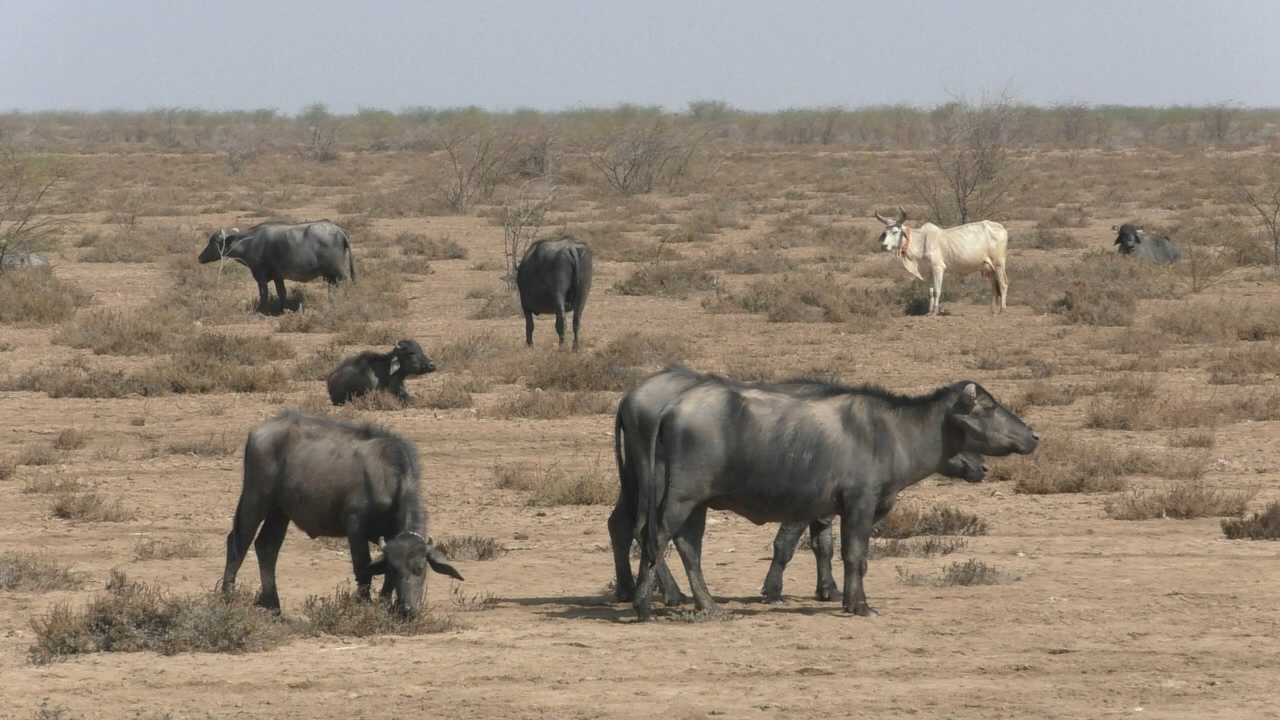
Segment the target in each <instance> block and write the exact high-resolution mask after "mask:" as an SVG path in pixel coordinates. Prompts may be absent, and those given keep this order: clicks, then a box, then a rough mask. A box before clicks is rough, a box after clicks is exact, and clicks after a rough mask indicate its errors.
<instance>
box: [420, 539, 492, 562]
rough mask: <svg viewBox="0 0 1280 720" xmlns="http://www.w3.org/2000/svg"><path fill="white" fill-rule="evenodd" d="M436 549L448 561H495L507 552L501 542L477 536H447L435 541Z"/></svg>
mask: <svg viewBox="0 0 1280 720" xmlns="http://www.w3.org/2000/svg"><path fill="white" fill-rule="evenodd" d="M436 547H437V548H439V549H440V550H442V551H443V552H444V554H445V555H446V556H448V558H449V559H450V560H475V561H477V562H482V561H484V560H495V559H497V558H500V557H502V556H504V555H506V554H507V552H509V551H508V550H507V547H506V546H505V545H503V544H502V543H501V542H498V541H497V540H495V539H493V538H491V537H481V536H479V535H461V536H449V537H446V538H442V539H439V540H436Z"/></svg>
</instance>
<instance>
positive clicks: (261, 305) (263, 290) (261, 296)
mask: <svg viewBox="0 0 1280 720" xmlns="http://www.w3.org/2000/svg"><path fill="white" fill-rule="evenodd" d="M269 308H270V306H269V305H268V304H267V281H266V280H259V281H258V312H259V313H261V314H263V315H266V314H267V312H268V309H269Z"/></svg>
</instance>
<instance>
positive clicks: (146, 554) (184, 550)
mask: <svg viewBox="0 0 1280 720" xmlns="http://www.w3.org/2000/svg"><path fill="white" fill-rule="evenodd" d="M204 551H205V548H204V543H202V542H200V540H199V539H198V538H191V537H187V538H178V539H173V540H165V539H163V538H146V539H142V540H139V541H138V544H137V545H134V546H133V559H134V560H187V559H190V558H198V557H202V556H203V555H204Z"/></svg>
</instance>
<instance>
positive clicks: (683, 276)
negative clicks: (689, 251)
mask: <svg viewBox="0 0 1280 720" xmlns="http://www.w3.org/2000/svg"><path fill="white" fill-rule="evenodd" d="M713 280H714V278H713V277H712V276H711V273H709V272H707V271H706V270H704V269H703V268H701V267H699V266H697V265H694V264H693V263H690V262H660V263H654V264H650V265H642V266H640V267H638V268H636V269H635V270H634V271H632V273H631V275H629V276H628V277H627V278H626V279H625V280H620V281H618V282H617V283H616V284H615V285H614V286H613V291H614V292H616V293H617V294H619V295H658V296H660V297H669V298H687V297H689V295H691V294H693V293H695V292H699V291H702V290H710V289H711V286H712V281H713Z"/></svg>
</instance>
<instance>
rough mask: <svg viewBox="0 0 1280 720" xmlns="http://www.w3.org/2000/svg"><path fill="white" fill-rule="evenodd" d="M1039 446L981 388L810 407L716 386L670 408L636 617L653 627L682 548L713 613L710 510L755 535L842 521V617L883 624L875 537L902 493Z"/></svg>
mask: <svg viewBox="0 0 1280 720" xmlns="http://www.w3.org/2000/svg"><path fill="white" fill-rule="evenodd" d="M1039 440H1040V436H1039V435H1038V434H1037V433H1035V432H1034V431H1033V430H1032V429H1031V427H1030V426H1028V425H1027V424H1026V423H1024V422H1023V421H1022V420H1021V419H1020V418H1018V416H1017V415H1015V414H1013V413H1012V412H1010V411H1009V410H1008V409H1007V408H1005V407H1004V406H1003V405H1001V404H1000V403H999V402H998V401H997V400H996V399H995V398H994V397H992V396H991V394H990V393H988V392H987V391H986V390H985V389H983V388H982V387H981V386H979V385H978V384H976V383H972V382H968V381H959V382H956V383H953V384H951V385H948V386H945V387H942V388H939V389H938V390H936V391H935V392H933V393H931V394H928V395H923V396H918V397H910V396H904V395H898V394H895V393H891V392H888V391H886V390H884V389H881V388H878V387H873V386H862V387H856V388H851V387H845V386H841V385H836V384H830V385H828V386H827V388H826V389H825V390H824V391H822V392H811V393H807V394H805V395H804V396H800V397H798V396H796V395H793V394H790V393H785V392H779V391H776V390H769V389H765V388H752V387H742V386H740V385H735V384H729V383H713V382H707V383H703V384H700V385H698V386H696V387H693V388H690V389H689V390H686V391H685V392H684V393H683V394H681V395H680V397H678V398H676V400H675V401H674V402H672V403H671V404H670V405H668V406H667V407H666V408H665V409H664V410H663V411H662V415H661V417H660V418H659V421H658V427H657V431H656V432H655V433H654V436H653V440H652V443H651V446H650V453H651V465H650V469H651V472H652V474H653V480H652V482H651V483H650V488H649V490H650V493H651V496H650V498H649V503H648V507H647V510H646V511H647V515H648V517H647V519H646V524H645V529H644V542H643V543H642V544H641V561H640V566H641V575H640V581H639V584H638V587H637V588H636V598H635V605H636V612H637V615H638V616H639V617H640V619H642V620H643V619H648V617H649V613H650V605H651V602H652V598H651V595H652V590H653V582H654V573H655V570H654V564H655V558H657V557H658V555H659V554H660V551H661V549H662V548H663V547H664V546H665V545H666V543H667V542H669V541H671V540H672V539H674V540H675V541H676V549H677V551H679V553H680V559H681V560H682V561H683V562H684V566H685V570H686V572H687V573H688V575H689V585H690V588H691V590H692V592H693V597H694V603H695V605H696V606H697V608H698V609H699V610H704V611H710V610H714V608H715V600H713V599H712V597H711V593H710V592H709V591H708V590H707V586H706V581H705V580H704V579H703V577H702V567H701V563H702V558H701V548H702V535H703V532H704V530H705V527H706V513H707V510H708V509H715V510H732V511H733V512H736V513H738V514H739V515H742V516H743V517H745V518H747V519H748V520H751V521H752V522H754V523H757V524H763V523H766V522H783V523H795V522H809V521H811V520H814V519H817V518H825V517H829V516H831V515H839V516H840V540H841V556H842V560H843V561H844V592H843V607H844V610H845V612H849V613H854V614H857V615H867V616H869V615H875V614H876V613H875V611H874V610H873V609H872V608H871V606H870V605H869V604H868V602H867V596H866V592H865V590H864V589H863V577H864V576H865V575H866V570H867V549H868V544H869V542H870V539H871V529H872V527H873V526H874V525H875V523H876V521H878V520H879V519H881V518H883V517H884V516H885V515H886V514H887V513H888V512H889V511H890V510H891V509H892V508H893V505H894V502H895V501H896V500H897V497H898V493H899V492H901V491H902V490H903V489H904V488H906V487H909V486H911V485H913V484H915V483H917V482H919V481H920V480H922V479H924V478H925V477H927V476H928V475H930V474H931V473H933V472H934V471H935V470H936V469H937V468H938V467H939V466H941V465H942V463H944V462H946V460H947V459H949V458H951V457H953V456H955V455H957V454H959V453H960V452H962V451H964V450H965V449H968V450H972V451H974V452H978V453H981V454H983V455H995V456H1000V455H1007V454H1010V453H1015V452H1016V453H1023V454H1025V453H1030V452H1033V451H1034V450H1035V448H1036V446H1037V445H1038V444H1039Z"/></svg>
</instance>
